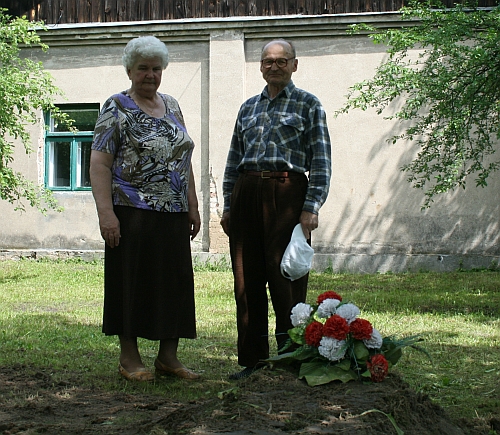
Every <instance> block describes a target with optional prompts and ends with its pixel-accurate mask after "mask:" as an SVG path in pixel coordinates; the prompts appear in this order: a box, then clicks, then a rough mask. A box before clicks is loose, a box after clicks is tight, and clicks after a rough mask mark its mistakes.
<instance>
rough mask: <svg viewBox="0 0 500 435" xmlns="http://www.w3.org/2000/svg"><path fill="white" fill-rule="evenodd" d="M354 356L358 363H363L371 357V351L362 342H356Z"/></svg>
mask: <svg viewBox="0 0 500 435" xmlns="http://www.w3.org/2000/svg"><path fill="white" fill-rule="evenodd" d="M353 351H354V356H355V357H356V360H357V361H358V363H363V362H364V361H366V360H367V359H368V357H369V356H370V351H369V350H368V348H367V347H366V346H365V344H364V343H363V342H362V341H359V340H356V341H355V342H354V345H353Z"/></svg>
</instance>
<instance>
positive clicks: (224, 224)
mask: <svg viewBox="0 0 500 435" xmlns="http://www.w3.org/2000/svg"><path fill="white" fill-rule="evenodd" d="M229 222H230V220H229V212H228V211H225V212H224V213H222V217H221V219H220V224H221V226H222V229H223V230H224V233H226V236H228V237H229Z"/></svg>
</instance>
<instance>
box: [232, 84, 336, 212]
mask: <svg viewBox="0 0 500 435" xmlns="http://www.w3.org/2000/svg"><path fill="white" fill-rule="evenodd" d="M245 170H250V171H264V170H269V171H295V172H300V173H305V172H309V187H308V190H307V194H306V199H305V202H304V206H303V208H302V209H303V210H304V211H308V212H312V213H314V214H318V212H319V209H320V207H321V206H322V205H323V203H324V202H325V200H326V197H327V195H328V189H329V186H330V177H331V146H330V136H329V134H328V127H327V125H326V114H325V111H324V110H323V107H322V106H321V103H320V101H319V100H318V99H317V98H316V97H315V96H314V95H312V94H310V93H308V92H306V91H303V90H302V89H299V88H296V87H295V85H294V84H293V82H292V81H290V83H288V85H287V86H286V87H285V89H283V90H282V91H281V92H280V93H279V94H278V95H277V96H276V98H274V99H270V98H269V94H268V93H267V86H266V88H264V90H263V92H262V93H261V94H259V95H256V96H254V97H252V98H250V99H248V100H247V101H246V102H245V103H243V105H242V106H241V108H240V110H239V113H238V118H237V119H236V125H235V127H234V132H233V137H232V140H231V147H230V149H229V154H228V157H227V164H226V170H225V173H224V181H223V185H222V190H223V192H224V212H226V211H229V209H230V204H231V193H232V191H233V188H234V185H235V184H236V180H237V179H238V177H239V174H240V173H241V172H243V171H245Z"/></svg>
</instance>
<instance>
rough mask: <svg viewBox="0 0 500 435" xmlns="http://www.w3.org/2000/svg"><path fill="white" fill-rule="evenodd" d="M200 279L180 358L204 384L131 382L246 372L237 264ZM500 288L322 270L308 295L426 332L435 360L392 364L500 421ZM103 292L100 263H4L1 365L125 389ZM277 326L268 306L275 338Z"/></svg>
mask: <svg viewBox="0 0 500 435" xmlns="http://www.w3.org/2000/svg"><path fill="white" fill-rule="evenodd" d="M195 285H196V304H197V328H198V339H197V340H181V343H180V346H179V357H180V358H181V359H182V361H183V362H184V363H185V364H186V365H187V366H189V367H191V368H194V369H195V370H197V371H199V372H202V373H203V379H204V380H203V383H202V386H201V387H200V384H199V383H197V384H186V385H183V386H182V387H179V384H174V385H175V388H174V387H172V386H171V385H170V384H166V385H164V386H162V387H161V388H160V389H163V390H164V391H158V387H156V388H155V389H153V387H151V386H150V385H141V386H135V387H133V388H136V389H137V388H140V389H142V390H143V391H151V393H152V394H158V393H161V394H165V393H168V395H169V396H170V397H171V398H172V399H177V400H180V401H183V400H193V399H196V398H199V397H203V396H207V395H213V394H215V395H216V394H217V393H218V392H220V391H223V390H225V389H226V388H227V375H228V373H231V372H233V371H235V370H238V365H237V362H236V346H235V343H236V324H235V306H234V299H233V293H232V274H231V272H230V271H228V270H224V268H219V269H217V268H213V269H210V268H207V267H205V268H204V267H201V266H198V267H196V269H195ZM499 289H500V273H498V272H494V271H470V272H462V271H457V272H454V273H412V274H371V275H352V274H335V273H321V274H320V273H314V272H313V273H311V275H310V280H309V293H308V302H310V303H314V301H315V299H316V297H317V295H318V294H320V293H321V292H323V291H326V290H334V291H336V292H337V293H339V294H341V295H342V296H343V298H344V300H345V299H348V300H351V301H352V302H353V303H355V304H356V305H358V307H359V308H360V309H361V313H362V317H363V318H366V319H367V320H370V321H371V322H372V323H373V324H374V326H375V327H376V328H377V329H378V330H379V331H381V333H382V335H384V336H387V335H395V336H398V337H404V336H410V335H415V334H421V335H422V336H423V337H424V338H425V341H424V342H423V343H422V347H424V348H425V349H426V350H427V351H428V352H429V354H430V355H431V357H432V362H430V361H429V359H428V358H427V357H426V356H425V355H424V354H422V353H420V352H417V351H415V350H412V349H409V350H408V349H406V350H405V352H404V355H403V357H402V358H401V360H400V361H399V363H398V365H397V366H396V367H394V368H393V371H395V372H397V373H399V374H400V375H401V376H402V377H403V378H404V379H405V380H406V381H407V382H408V383H409V384H410V385H411V386H412V388H413V389H415V390H416V391H418V392H422V393H424V394H427V395H429V396H430V397H431V398H432V399H433V400H434V401H435V402H436V403H438V404H439V405H441V406H443V407H444V408H445V409H446V410H447V412H448V413H449V414H450V415H451V416H454V417H465V418H476V417H480V418H490V417H492V416H495V415H496V416H497V417H500V412H499V409H500V350H499V349H500V290H499ZM102 299H103V265H102V263H101V262H94V263H86V262H81V261H64V262H61V261H32V260H23V261H2V262H0V348H1V350H2V351H1V352H0V368H1V367H7V366H13V365H15V364H29V365H32V366H37V367H40V368H46V367H50V368H52V370H54V371H55V372H56V373H55V376H56V377H57V374H60V376H63V375H64V373H65V371H66V370H69V368H71V370H75V369H77V370H80V372H81V373H82V374H83V377H82V380H83V382H88V384H89V385H97V386H98V387H100V388H105V389H106V388H109V389H113V388H116V376H117V365H118V354H119V347H118V343H117V339H116V338H114V337H106V336H104V335H103V334H102V333H101V317H102ZM272 325H273V318H272V311H271V310H270V334H273V331H272ZM271 342H272V340H271ZM140 349H141V353H142V355H143V357H144V361H145V363H146V364H147V365H148V366H150V367H152V364H153V361H154V358H155V356H156V352H157V343H156V342H149V341H147V340H140ZM274 351H275V349H273V352H274ZM85 375H87V377H85ZM124 388H129V387H128V386H127V384H125V387H124Z"/></svg>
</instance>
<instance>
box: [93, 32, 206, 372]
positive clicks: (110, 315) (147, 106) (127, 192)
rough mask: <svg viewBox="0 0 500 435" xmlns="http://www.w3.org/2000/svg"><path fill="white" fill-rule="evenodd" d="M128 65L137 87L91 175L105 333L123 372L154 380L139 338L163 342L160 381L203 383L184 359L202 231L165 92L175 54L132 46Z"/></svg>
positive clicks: (153, 44) (179, 130)
mask: <svg viewBox="0 0 500 435" xmlns="http://www.w3.org/2000/svg"><path fill="white" fill-rule="evenodd" d="M123 65H124V67H125V70H126V72H127V75H128V77H129V79H130V82H131V85H130V88H129V89H128V90H126V91H123V92H121V93H118V94H115V95H112V96H111V97H110V98H109V99H108V100H107V101H106V102H105V103H104V106H103V107H102V110H101V113H100V115H99V119H98V120H97V124H96V127H95V132H94V140H93V143H92V153H91V158H90V177H91V182H92V193H93V195H94V199H95V203H96V207H97V214H98V217H99V227H100V231H101V235H102V237H103V239H104V241H105V242H106V243H105V263H104V316H103V328H102V330H103V332H104V333H105V334H106V335H118V337H119V340H120V364H119V373H120V374H121V375H122V376H123V377H124V378H125V379H127V380H137V381H151V380H153V379H154V375H153V373H152V372H151V371H150V370H148V369H146V367H145V366H144V364H143V362H142V359H141V356H140V353H139V349H138V346H137V338H138V337H141V338H145V339H149V340H159V350H158V356H157V358H156V360H155V362H154V365H155V368H156V372H157V374H171V375H174V376H178V377H180V378H184V379H197V378H199V375H198V374H196V373H194V372H193V371H191V370H189V369H188V368H186V367H185V366H184V365H183V364H182V363H181V362H180V361H179V360H178V358H177V346H178V342H179V338H195V337H196V325H195V304H194V282H193V269H192V262H191V250H190V239H191V240H192V239H193V238H194V237H195V236H196V234H197V233H198V231H199V229H200V215H199V212H198V201H197V198H196V191H195V184H194V177H193V170H192V168H191V156H192V152H193V147H194V144H193V142H192V140H191V138H190V137H189V135H188V133H187V131H186V126H185V124H184V120H183V117H182V113H181V110H180V108H179V104H178V103H177V101H176V100H175V99H174V98H172V97H171V96H169V95H165V94H161V93H159V92H158V87H159V86H160V83H161V78H162V72H163V70H164V69H165V68H166V67H167V65H168V50H167V48H166V47H165V44H164V43H162V42H161V41H160V40H159V39H157V38H155V37H154V36H143V37H139V38H135V39H132V40H131V41H130V42H129V43H128V44H127V46H126V47H125V50H124V54H123Z"/></svg>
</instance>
